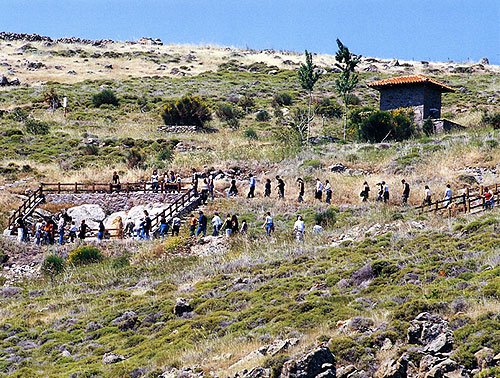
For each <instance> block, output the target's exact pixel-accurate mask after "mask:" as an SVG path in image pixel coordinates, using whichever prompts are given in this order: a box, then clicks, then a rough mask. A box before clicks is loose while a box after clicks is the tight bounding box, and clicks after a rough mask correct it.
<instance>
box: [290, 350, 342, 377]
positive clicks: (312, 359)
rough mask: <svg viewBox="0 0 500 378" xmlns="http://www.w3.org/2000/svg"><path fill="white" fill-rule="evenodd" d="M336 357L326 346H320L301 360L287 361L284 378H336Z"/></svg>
mask: <svg viewBox="0 0 500 378" xmlns="http://www.w3.org/2000/svg"><path fill="white" fill-rule="evenodd" d="M335 376H336V369H335V356H334V355H333V354H332V352H331V351H330V349H328V348H327V347H326V346H323V345H321V346H319V347H317V348H316V349H314V350H313V351H311V352H309V353H307V354H306V355H305V356H303V357H302V358H299V359H294V360H290V361H287V362H285V363H284V364H283V368H282V370H281V377H282V378H299V377H300V378H315V377H322V378H335Z"/></svg>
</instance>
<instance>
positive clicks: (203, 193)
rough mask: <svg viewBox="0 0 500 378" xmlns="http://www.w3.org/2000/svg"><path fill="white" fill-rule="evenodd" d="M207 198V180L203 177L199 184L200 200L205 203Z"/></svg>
mask: <svg viewBox="0 0 500 378" xmlns="http://www.w3.org/2000/svg"><path fill="white" fill-rule="evenodd" d="M207 200H208V180H207V179H206V178H205V179H203V182H202V184H201V202H202V203H203V204H204V205H206V204H207Z"/></svg>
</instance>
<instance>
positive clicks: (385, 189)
mask: <svg viewBox="0 0 500 378" xmlns="http://www.w3.org/2000/svg"><path fill="white" fill-rule="evenodd" d="M382 184H383V185H384V194H383V197H384V203H387V202H389V185H387V184H386V183H385V181H382Z"/></svg>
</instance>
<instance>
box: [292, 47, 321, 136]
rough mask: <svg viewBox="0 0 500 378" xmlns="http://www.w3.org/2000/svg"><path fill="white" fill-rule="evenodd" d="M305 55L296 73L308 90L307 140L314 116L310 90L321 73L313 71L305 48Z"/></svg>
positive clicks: (301, 84)
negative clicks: (304, 62) (304, 60)
mask: <svg viewBox="0 0 500 378" xmlns="http://www.w3.org/2000/svg"><path fill="white" fill-rule="evenodd" d="M305 55H306V64H301V65H300V68H299V71H298V73H297V74H298V77H299V82H300V86H301V87H302V88H303V89H305V90H307V91H308V92H309V107H308V113H307V121H306V124H307V140H309V133H310V123H311V121H312V120H313V118H314V114H311V102H312V91H313V89H314V84H316V82H317V81H318V80H319V78H320V76H321V75H320V74H319V72H314V69H315V68H316V67H315V66H314V64H313V62H312V54H311V53H309V52H307V50H306V52H305Z"/></svg>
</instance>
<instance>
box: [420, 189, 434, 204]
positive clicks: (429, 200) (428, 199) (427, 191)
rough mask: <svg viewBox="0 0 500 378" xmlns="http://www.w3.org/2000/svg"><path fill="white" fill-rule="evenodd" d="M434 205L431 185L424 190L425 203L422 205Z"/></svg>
mask: <svg viewBox="0 0 500 378" xmlns="http://www.w3.org/2000/svg"><path fill="white" fill-rule="evenodd" d="M431 203H432V192H431V190H430V189H429V185H426V186H425V189H424V201H423V202H422V205H429V206H430V205H431Z"/></svg>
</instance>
